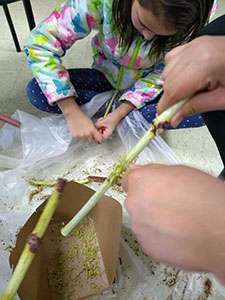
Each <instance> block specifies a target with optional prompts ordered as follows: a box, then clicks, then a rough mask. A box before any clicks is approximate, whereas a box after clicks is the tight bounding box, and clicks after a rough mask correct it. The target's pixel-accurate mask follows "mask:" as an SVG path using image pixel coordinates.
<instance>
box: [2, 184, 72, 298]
mask: <svg viewBox="0 0 225 300" xmlns="http://www.w3.org/2000/svg"><path fill="white" fill-rule="evenodd" d="M65 184H66V180H64V179H61V178H59V179H58V184H57V188H56V189H55V191H54V192H53V193H52V195H51V197H50V198H49V200H48V201H47V203H46V205H45V208H44V210H43V212H42V214H41V216H40V218H39V220H38V222H37V224H36V226H35V228H34V229H33V231H32V233H31V234H30V235H29V236H28V238H27V242H26V244H25V247H24V249H23V252H22V254H21V256H20V258H19V261H18V263H17V265H16V268H15V270H14V272H13V274H12V277H11V278H10V280H9V282H8V285H7V287H6V289H5V291H4V292H3V294H2V296H1V298H0V300H11V299H13V298H14V297H15V295H16V293H17V291H18V289H19V287H20V284H21V283H22V281H23V279H24V277H25V275H26V273H27V271H28V269H29V267H30V265H31V263H32V261H33V259H34V257H35V254H36V253H37V251H38V248H39V247H40V245H41V241H42V237H43V235H44V233H45V231H46V229H47V227H48V225H49V223H50V221H51V218H52V216H53V214H54V212H55V209H56V207H57V205H58V203H59V198H60V194H61V193H62V191H63V188H64V186H65ZM27 288H28V289H29V287H27Z"/></svg>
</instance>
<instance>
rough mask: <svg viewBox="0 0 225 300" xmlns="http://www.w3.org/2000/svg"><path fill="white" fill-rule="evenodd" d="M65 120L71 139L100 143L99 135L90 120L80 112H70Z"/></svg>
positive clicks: (100, 137)
mask: <svg viewBox="0 0 225 300" xmlns="http://www.w3.org/2000/svg"><path fill="white" fill-rule="evenodd" d="M66 120H67V124H68V127H69V130H70V132H71V134H72V136H73V137H75V138H77V139H81V140H83V141H87V142H98V143H99V144H100V143H101V141H102V136H101V133H100V132H98V130H97V128H96V127H95V125H94V123H93V122H92V120H91V119H90V118H89V117H87V116H86V115H85V114H84V113H83V112H82V111H81V110H80V111H71V113H70V114H69V116H67V117H66Z"/></svg>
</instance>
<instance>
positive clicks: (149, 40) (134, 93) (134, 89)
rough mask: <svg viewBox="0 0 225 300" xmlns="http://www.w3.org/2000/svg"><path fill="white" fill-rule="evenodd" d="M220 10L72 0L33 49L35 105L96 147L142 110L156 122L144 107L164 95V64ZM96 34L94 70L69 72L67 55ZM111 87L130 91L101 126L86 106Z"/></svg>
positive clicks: (173, 2) (159, 0) (202, 1)
mask: <svg viewBox="0 0 225 300" xmlns="http://www.w3.org/2000/svg"><path fill="white" fill-rule="evenodd" d="M212 6H213V0H182V1H177V0H68V1H67V2H65V3H63V4H62V5H61V6H59V7H58V8H56V10H55V11H54V12H53V13H52V14H51V15H50V16H49V17H48V18H47V19H46V20H44V21H43V22H42V23H41V24H40V25H38V26H37V27H36V28H35V29H34V30H33V31H32V33H31V36H30V39H29V41H28V43H27V45H26V46H25V50H26V54H27V57H28V62H29V64H30V66H31V68H32V71H33V74H34V77H35V79H33V80H31V82H30V83H29V84H28V89H27V91H28V97H29V99H30V101H31V103H32V104H33V105H34V106H36V107H37V108H39V109H41V110H44V111H47V112H51V113H63V115H64V116H65V118H66V121H67V124H68V127H69V130H70V132H71V134H72V135H73V136H74V137H75V138H79V139H82V140H85V141H89V142H92V141H97V142H99V143H100V142H101V141H102V139H103V138H107V137H108V136H110V134H111V133H112V132H113V130H114V128H115V127H116V126H117V124H118V123H119V121H120V120H121V119H122V118H123V117H125V116H126V115H127V114H128V113H129V112H130V111H132V110H133V109H135V108H137V109H140V111H141V112H142V114H143V116H144V117H145V118H146V119H147V120H148V121H151V120H149V119H148V113H147V114H146V109H145V107H144V106H145V105H146V104H149V102H152V101H153V100H155V99H156V98H157V96H158V95H159V94H160V93H161V92H162V85H163V81H162V79H161V73H162V69H163V64H162V63H160V61H162V59H163V56H164V54H165V52H166V51H168V50H170V49H171V48H172V47H174V46H176V45H179V44H180V43H182V42H183V41H184V40H185V41H187V39H192V38H193V37H195V36H196V35H197V33H198V32H199V30H200V29H201V28H202V27H203V26H204V24H205V23H206V22H207V20H208V18H209V14H210V11H211V9H212ZM92 29H97V30H98V33H97V34H96V36H95V37H94V38H93V40H92V47H93V60H94V62H93V68H92V69H70V70H66V69H65V67H64V66H63V65H62V63H61V57H62V56H64V55H65V52H66V50H67V49H69V48H70V47H71V46H72V45H73V44H74V42H76V41H77V40H79V39H82V38H84V37H86V36H87V35H88V34H89V33H90V31H91V30H92ZM75 59H76V58H75ZM111 89H116V90H119V91H122V95H121V96H120V103H121V104H120V106H119V107H118V108H117V109H116V110H114V111H113V112H111V113H109V114H108V115H107V117H104V118H101V119H99V120H98V121H97V122H96V123H95V124H94V123H93V122H92V120H91V119H89V118H88V117H87V116H86V115H85V114H84V113H83V112H82V111H81V110H80V108H79V105H81V104H83V103H86V102H88V101H90V100H91V98H92V97H93V96H95V95H96V94H98V93H101V92H104V91H107V90H111ZM142 107H143V109H141V108H142Z"/></svg>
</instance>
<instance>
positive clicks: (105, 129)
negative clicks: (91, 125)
mask: <svg viewBox="0 0 225 300" xmlns="http://www.w3.org/2000/svg"><path fill="white" fill-rule="evenodd" d="M114 112H115V111H114ZM114 112H112V113H109V114H108V116H107V117H104V118H100V119H98V120H97V122H96V123H95V126H96V128H97V129H98V131H99V132H100V133H101V135H102V138H103V139H107V138H108V137H109V136H110V135H111V134H112V133H113V131H114V129H115V128H116V126H117V124H118V123H119V121H120V118H119V117H118V116H117V114H116V113H114Z"/></svg>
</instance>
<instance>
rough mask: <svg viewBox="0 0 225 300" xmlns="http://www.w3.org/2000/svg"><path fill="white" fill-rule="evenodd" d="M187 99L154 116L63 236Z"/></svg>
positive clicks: (65, 234) (167, 123)
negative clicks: (145, 130) (146, 129)
mask: <svg viewBox="0 0 225 300" xmlns="http://www.w3.org/2000/svg"><path fill="white" fill-rule="evenodd" d="M187 101H188V99H184V100H182V101H180V102H178V103H176V104H174V105H173V106H171V107H169V108H168V109H167V110H165V111H164V112H163V113H162V114H160V115H159V116H158V117H156V118H155V119H154V120H153V121H152V124H151V125H150V129H149V130H148V131H147V132H146V133H145V135H144V136H143V137H142V138H141V139H140V141H139V142H138V143H137V144H136V145H135V146H134V148H133V149H132V150H131V151H130V152H129V153H128V154H126V155H125V157H122V158H120V159H119V161H118V163H117V164H116V165H115V167H114V170H113V171H112V173H111V174H110V175H109V176H108V178H107V179H106V180H105V182H104V183H103V184H102V186H101V187H100V188H99V190H97V191H96V192H95V193H94V194H93V196H92V197H91V198H90V199H89V201H88V202H87V203H86V204H85V205H84V206H83V207H82V208H81V210H80V211H79V212H78V213H77V214H76V215H75V216H74V217H73V218H72V219H71V220H70V221H69V223H67V224H66V225H65V226H64V227H63V228H62V229H61V233H62V235H64V236H67V235H68V234H70V232H71V231H72V230H73V229H74V228H75V226H76V225H77V224H78V223H79V222H80V221H81V220H82V219H83V218H84V217H85V216H86V215H87V214H88V213H89V211H90V210H91V209H92V208H93V207H94V206H95V205H96V204H97V203H98V201H99V200H100V199H101V197H102V196H103V195H104V194H105V192H106V191H107V190H108V189H109V188H110V186H111V185H113V184H115V183H116V182H117V181H118V180H119V179H120V178H121V177H122V175H123V173H124V172H126V171H127V169H128V168H129V165H130V163H131V162H132V161H133V160H134V159H135V158H136V157H137V156H138V154H139V153H140V152H141V151H142V150H143V149H144V148H145V147H146V146H147V145H148V144H149V142H150V141H151V140H152V139H153V138H154V137H155V136H156V135H159V134H161V133H162V132H163V131H164V130H165V129H166V127H167V126H168V125H169V122H170V120H171V119H172V117H173V116H174V115H175V113H176V112H177V111H178V110H179V109H180V108H181V107H182V106H183V105H184V104H185V103H186V102H187Z"/></svg>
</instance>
